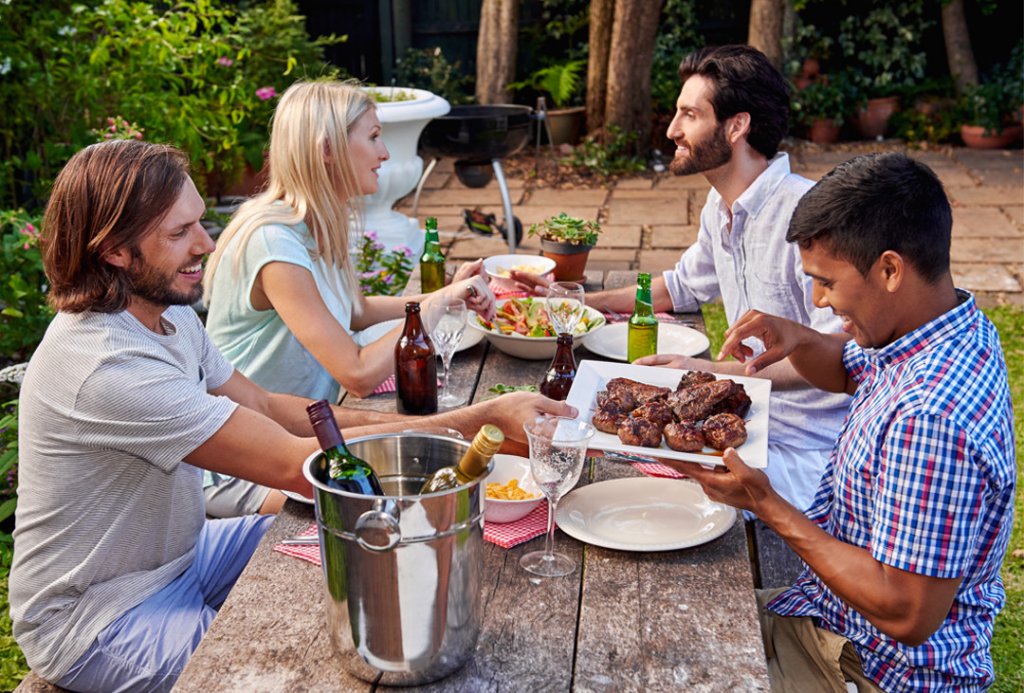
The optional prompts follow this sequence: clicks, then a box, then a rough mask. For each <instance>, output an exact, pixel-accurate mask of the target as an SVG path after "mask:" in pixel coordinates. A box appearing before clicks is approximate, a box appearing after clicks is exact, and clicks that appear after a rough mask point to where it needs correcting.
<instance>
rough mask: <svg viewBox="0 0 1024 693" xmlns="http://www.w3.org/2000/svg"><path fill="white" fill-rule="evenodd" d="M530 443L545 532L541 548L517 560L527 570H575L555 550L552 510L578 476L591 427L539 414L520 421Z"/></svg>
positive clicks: (564, 572) (549, 574)
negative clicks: (542, 500) (545, 505)
mask: <svg viewBox="0 0 1024 693" xmlns="http://www.w3.org/2000/svg"><path fill="white" fill-rule="evenodd" d="M523 430H525V431H526V437H527V439H528V441H529V443H530V472H531V473H532V474H533V479H534V481H536V482H537V485H538V486H540V489H541V491H542V492H543V493H544V495H545V496H546V497H547V499H548V533H547V538H546V539H545V540H544V550H543V551H531V552H530V553H528V554H526V555H524V556H523V557H522V558H521V559H520V560H519V565H520V566H522V567H523V569H524V570H526V571H527V572H530V573H533V574H534V575H540V576H542V577H561V576H563V575H568V574H569V573H571V572H572V571H574V570H576V563H575V562H574V561H573V560H572V559H571V558H569V557H568V556H566V555H565V554H561V553H555V511H556V510H557V508H558V500H559V499H560V498H561V497H562V496H564V495H565V494H566V492H567V491H568V490H569V489H571V488H572V487H573V486H575V485H576V482H577V481H579V480H580V472H582V471H583V460H584V459H585V458H586V454H587V445H588V444H589V443H590V439H591V438H592V437H593V436H594V427H593V426H591V425H590V424H588V423H586V422H585V421H578V420H576V419H567V418H565V417H561V416H551V417H548V416H541V417H538V418H536V419H532V420H530V421H527V422H526V423H525V424H523Z"/></svg>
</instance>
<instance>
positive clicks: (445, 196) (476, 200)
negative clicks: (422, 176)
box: [406, 187, 523, 207]
mask: <svg viewBox="0 0 1024 693" xmlns="http://www.w3.org/2000/svg"><path fill="white" fill-rule="evenodd" d="M509 198H510V199H511V200H512V206H513V207H515V206H516V205H518V204H520V203H521V202H522V201H523V188H519V189H511V190H509ZM406 199H409V198H406ZM467 201H468V202H467ZM411 203H412V200H411V199H409V204H411ZM485 204H490V205H501V204H502V200H501V192H500V191H499V190H498V189H497V188H452V187H449V188H443V189H440V190H424V191H423V193H422V194H421V195H420V206H424V205H453V206H457V205H461V206H463V207H467V206H474V207H475V206H477V205H485Z"/></svg>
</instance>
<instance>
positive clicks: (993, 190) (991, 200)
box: [946, 185, 1024, 207]
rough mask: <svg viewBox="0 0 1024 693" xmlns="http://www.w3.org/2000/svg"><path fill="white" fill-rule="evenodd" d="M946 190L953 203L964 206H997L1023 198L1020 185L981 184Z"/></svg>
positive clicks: (1023, 193)
mask: <svg viewBox="0 0 1024 693" xmlns="http://www.w3.org/2000/svg"><path fill="white" fill-rule="evenodd" d="M946 192H947V193H948V194H949V197H950V198H951V199H952V200H953V202H954V204H958V205H964V206H972V205H977V206H993V207H994V206H997V205H1003V204H1006V203H1007V202H1011V203H1014V204H1016V203H1019V202H1021V201H1022V198H1024V190H1022V189H1021V188H1020V187H1005V186H995V185H982V186H979V187H976V188H948V189H947V190H946Z"/></svg>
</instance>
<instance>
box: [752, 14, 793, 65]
mask: <svg viewBox="0 0 1024 693" xmlns="http://www.w3.org/2000/svg"><path fill="white" fill-rule="evenodd" d="M785 13H786V0H751V2H750V26H749V30H748V32H747V43H749V44H750V45H751V46H753V47H754V48H757V49H758V50H759V51H761V52H762V53H764V54H765V56H767V58H768V60H769V62H771V64H772V65H774V66H775V67H776V68H778V69H780V70H781V69H782V23H783V18H784V17H785Z"/></svg>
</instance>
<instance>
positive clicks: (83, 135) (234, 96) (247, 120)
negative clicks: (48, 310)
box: [0, 0, 343, 208]
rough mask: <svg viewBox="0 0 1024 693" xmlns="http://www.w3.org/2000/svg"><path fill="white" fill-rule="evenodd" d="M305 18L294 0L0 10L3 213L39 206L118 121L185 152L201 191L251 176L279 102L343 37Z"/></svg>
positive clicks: (128, 1) (185, 0)
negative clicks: (311, 31) (322, 31)
mask: <svg viewBox="0 0 1024 693" xmlns="http://www.w3.org/2000/svg"><path fill="white" fill-rule="evenodd" d="M303 22H304V18H303V17H302V16H301V15H298V14H296V7H295V3H294V2H293V0H267V1H266V2H259V3H247V4H246V6H245V7H244V9H243V8H236V7H233V6H230V5H228V3H227V2H226V1H225V0H179V1H178V2H176V3H174V4H173V5H170V6H168V5H163V4H157V3H154V4H149V3H144V2H133V1H132V0H102V1H101V2H96V3H94V4H92V5H89V6H87V5H84V4H77V3H74V2H71V1H69V0H55V1H52V2H46V3H30V2H13V3H6V2H0V73H2V74H0V103H3V104H4V108H3V109H0V208H3V207H7V208H14V207H19V206H27V207H30V208H32V207H39V206H41V205H42V202H43V200H45V198H46V195H47V193H48V191H49V188H50V185H51V183H52V180H53V178H54V177H55V175H56V173H57V172H58V171H59V170H60V168H61V167H62V166H63V165H64V163H66V161H67V160H68V158H70V156H71V155H72V154H73V153H74V152H76V151H78V150H79V149H81V148H82V147H84V146H86V145H88V144H91V143H92V142H95V141H96V140H97V135H96V133H97V132H100V133H102V132H103V131H104V130H105V128H106V127H107V126H108V120H107V119H108V118H113V117H118V118H123V119H124V120H127V121H129V122H131V123H136V124H138V127H140V128H142V130H144V131H145V137H146V139H147V140H152V141H157V142H168V143H171V144H174V145H176V146H179V147H181V148H182V149H183V150H185V151H186V152H187V153H188V155H189V157H190V159H191V161H192V165H193V168H194V171H195V173H196V174H197V177H198V178H199V180H200V183H201V184H205V185H206V187H208V188H209V187H216V186H223V185H225V184H226V183H229V182H231V181H232V180H233V179H235V178H237V177H238V176H239V175H240V173H241V171H242V169H243V167H244V165H245V163H247V162H248V163H249V164H250V165H252V166H254V167H257V168H258V167H259V166H261V165H262V161H263V149H264V148H265V146H266V141H267V125H268V123H269V119H270V115H271V113H272V112H273V107H274V97H275V96H276V95H277V94H279V93H280V92H281V91H283V90H284V89H285V88H287V87H288V85H289V84H291V82H292V81H294V80H295V79H296V77H297V76H300V75H302V74H303V73H304V72H305V73H309V74H316V73H317V72H319V71H321V70H322V66H323V63H322V48H323V46H324V45H326V44H330V43H335V42H337V41H339V40H343V39H338V38H336V37H334V36H333V35H332V36H330V37H326V38H323V39H318V40H315V41H311V40H310V39H309V38H308V36H307V34H306V32H305V28H304V23H303ZM204 181H205V183H204Z"/></svg>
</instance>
